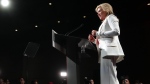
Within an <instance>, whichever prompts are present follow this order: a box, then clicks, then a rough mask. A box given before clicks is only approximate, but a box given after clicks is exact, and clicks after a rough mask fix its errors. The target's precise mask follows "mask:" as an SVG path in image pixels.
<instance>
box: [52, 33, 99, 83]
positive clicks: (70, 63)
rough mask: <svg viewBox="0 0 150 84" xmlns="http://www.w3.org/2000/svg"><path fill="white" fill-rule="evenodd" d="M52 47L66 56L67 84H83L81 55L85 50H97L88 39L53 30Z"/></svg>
mask: <svg viewBox="0 0 150 84" xmlns="http://www.w3.org/2000/svg"><path fill="white" fill-rule="evenodd" d="M52 46H53V47H54V48H56V49H57V50H58V51H60V52H62V53H63V54H64V55H65V56H66V66H67V84H83V82H82V79H81V77H80V68H79V64H80V58H81V55H80V54H84V55H85V57H86V56H87V57H88V54H86V53H85V49H92V50H96V48H95V47H94V46H93V45H92V43H90V42H89V41H88V40H87V39H83V38H78V37H73V36H65V35H62V34H58V33H57V32H55V31H54V30H52Z"/></svg>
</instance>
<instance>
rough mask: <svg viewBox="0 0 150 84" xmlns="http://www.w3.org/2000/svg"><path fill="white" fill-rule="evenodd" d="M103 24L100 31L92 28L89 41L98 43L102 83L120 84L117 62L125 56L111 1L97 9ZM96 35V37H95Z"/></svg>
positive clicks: (117, 21)
mask: <svg viewBox="0 0 150 84" xmlns="http://www.w3.org/2000/svg"><path fill="white" fill-rule="evenodd" d="M95 11H96V12H97V15H98V17H99V19H100V20H102V24H101V25H100V27H99V29H98V31H97V30H92V33H91V34H90V35H89V36H88V39H89V41H91V42H93V43H95V44H96V45H97V49H98V53H99V62H100V78H101V80H100V82H101V84H119V81H118V78H117V70H116V68H117V67H116V63H118V62H120V61H122V60H123V58H124V52H123V50H122V47H121V45H120V42H119V38H118V36H119V35H120V28H119V20H118V18H117V17H116V16H115V15H114V13H113V8H112V6H111V5H110V4H109V3H102V4H100V5H98V6H97V7H96V9H95ZM94 36H96V38H94Z"/></svg>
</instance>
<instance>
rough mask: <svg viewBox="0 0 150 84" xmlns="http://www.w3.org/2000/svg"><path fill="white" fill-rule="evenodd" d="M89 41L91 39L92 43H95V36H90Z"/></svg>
mask: <svg viewBox="0 0 150 84" xmlns="http://www.w3.org/2000/svg"><path fill="white" fill-rule="evenodd" d="M88 39H89V41H90V42H94V41H95V38H94V36H93V35H91V34H89V36H88Z"/></svg>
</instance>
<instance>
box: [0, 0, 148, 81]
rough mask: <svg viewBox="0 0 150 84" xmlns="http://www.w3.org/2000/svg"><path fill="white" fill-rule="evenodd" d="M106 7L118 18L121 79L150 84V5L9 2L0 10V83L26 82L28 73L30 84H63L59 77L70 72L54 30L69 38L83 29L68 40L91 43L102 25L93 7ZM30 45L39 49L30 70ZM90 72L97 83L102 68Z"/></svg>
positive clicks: (88, 0)
mask: <svg viewBox="0 0 150 84" xmlns="http://www.w3.org/2000/svg"><path fill="white" fill-rule="evenodd" d="M103 2H108V3H110V4H111V5H112V6H113V8H114V12H115V15H116V16H117V17H118V18H119V19H120V30H121V35H120V36H119V38H120V42H121V45H122V47H123V50H124V53H125V60H124V61H122V62H120V63H118V64H117V65H118V68H117V70H118V78H119V79H120V78H121V76H123V75H128V76H129V78H130V81H131V82H132V83H134V81H135V80H140V81H141V82H143V83H144V84H148V80H149V69H148V68H149V56H150V54H149V50H150V49H149V47H150V46H149V42H150V41H149V36H150V33H149V28H150V25H149V24H150V6H148V5H147V4H148V3H150V1H149V0H140V1H131V0H25V1H23V0H11V1H10V6H9V7H8V8H3V7H2V6H0V29H1V30H0V39H1V41H0V53H1V54H0V78H4V79H10V80H11V81H12V82H13V81H15V82H18V81H19V78H20V77H26V73H27V71H26V70H27V69H28V79H29V80H35V79H37V80H38V81H39V83H40V84H47V83H48V82H50V81H52V82H54V83H55V84H58V83H60V82H61V77H60V75H59V73H60V71H64V70H66V60H65V55H63V54H62V53H60V52H59V51H58V50H56V49H55V48H53V47H52V42H51V41H52V40H51V39H52V38H51V37H52V36H51V30H52V29H54V30H55V31H56V32H57V33H59V34H66V33H67V32H69V31H71V30H73V29H75V28H77V27H79V26H80V25H81V24H84V26H83V27H82V28H80V29H78V30H76V31H74V32H72V33H71V34H70V36H75V37H81V38H87V36H88V34H89V33H90V32H91V30H92V29H98V27H99V25H100V24H101V21H100V20H99V19H98V17H97V14H96V12H95V7H96V6H97V5H99V4H100V3H103ZM50 3H52V5H50ZM83 16H86V18H83ZM58 21H60V23H58ZM35 25H38V27H35ZM15 29H18V31H17V32H16V31H15ZM29 42H33V43H37V44H40V47H39V49H38V51H37V53H36V55H35V57H34V58H29V59H28V68H27V57H25V56H24V55H23V53H24V52H25V49H26V47H27V45H28V43H29ZM94 55H95V54H93V56H94ZM91 56H92V55H91ZM87 64H90V63H87ZM91 67H94V68H93V71H94V72H91V75H90V77H92V78H95V81H98V76H99V73H98V72H99V65H98V64H95V65H90V66H87V67H86V69H87V70H85V71H87V73H88V71H90V70H92V69H91ZM95 67H96V68H95ZM88 69H90V70H88ZM89 74H90V73H89ZM97 74H98V75H97Z"/></svg>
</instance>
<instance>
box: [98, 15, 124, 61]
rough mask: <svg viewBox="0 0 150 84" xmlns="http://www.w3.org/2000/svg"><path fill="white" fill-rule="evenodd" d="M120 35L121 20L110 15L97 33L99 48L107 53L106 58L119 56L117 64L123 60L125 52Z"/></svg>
mask: <svg viewBox="0 0 150 84" xmlns="http://www.w3.org/2000/svg"><path fill="white" fill-rule="evenodd" d="M119 35H120V28H119V20H118V18H117V17H116V16H115V15H114V14H110V15H109V16H107V17H106V18H105V20H104V21H103V23H102V24H101V25H100V27H99V30H98V31H97V33H96V37H97V38H98V41H99V43H100V44H99V46H98V47H99V48H100V49H102V50H103V51H105V52H101V53H103V55H102V57H105V56H119V58H118V59H117V63H118V62H120V61H122V60H123V57H124V52H123V49H122V47H121V45H120V42H119V38H118V36H119Z"/></svg>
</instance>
